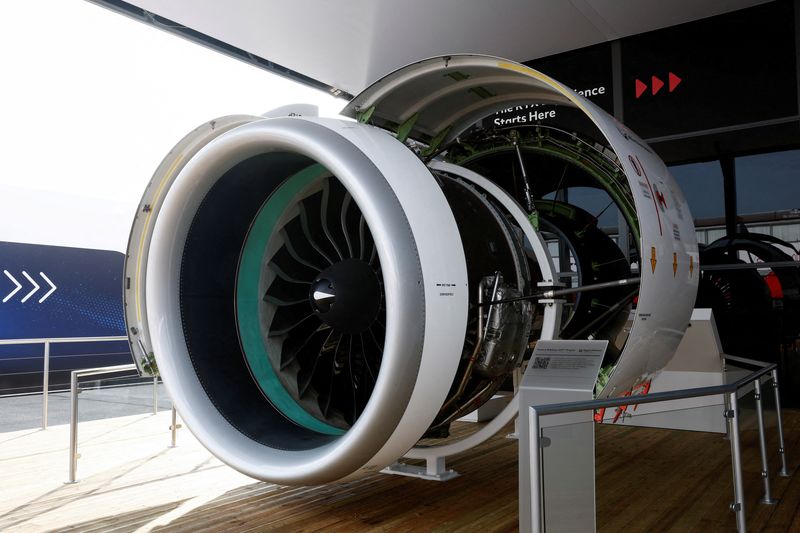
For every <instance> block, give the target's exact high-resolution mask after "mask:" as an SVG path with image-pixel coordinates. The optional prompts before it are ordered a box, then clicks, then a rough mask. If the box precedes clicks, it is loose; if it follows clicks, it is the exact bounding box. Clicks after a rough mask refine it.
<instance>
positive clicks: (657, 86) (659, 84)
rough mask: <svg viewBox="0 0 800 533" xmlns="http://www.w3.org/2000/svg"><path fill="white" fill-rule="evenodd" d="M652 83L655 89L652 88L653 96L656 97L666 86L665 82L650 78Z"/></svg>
mask: <svg viewBox="0 0 800 533" xmlns="http://www.w3.org/2000/svg"><path fill="white" fill-rule="evenodd" d="M650 83H651V84H652V86H653V88H652V91H653V95H655V94H656V93H657V92H658V91H660V90H661V88H662V87H663V86H664V82H663V81H661V80H660V79H658V78H657V77H655V76H651V77H650Z"/></svg>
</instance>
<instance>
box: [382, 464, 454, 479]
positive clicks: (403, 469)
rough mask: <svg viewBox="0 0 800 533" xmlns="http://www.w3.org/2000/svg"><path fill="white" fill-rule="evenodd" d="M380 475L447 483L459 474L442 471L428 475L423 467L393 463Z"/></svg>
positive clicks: (452, 471) (448, 470)
mask: <svg viewBox="0 0 800 533" xmlns="http://www.w3.org/2000/svg"><path fill="white" fill-rule="evenodd" d="M381 473H382V474H393V475H395V476H408V477H415V478H419V479H427V480H429V481H449V480H451V479H453V478H457V477H458V476H459V473H458V472H456V471H455V470H450V469H447V470H444V471H442V472H435V473H430V472H428V470H427V469H426V468H425V467H424V466H419V465H409V464H406V463H394V464H392V465H389V466H387V467H386V468H384V469H383V470H381Z"/></svg>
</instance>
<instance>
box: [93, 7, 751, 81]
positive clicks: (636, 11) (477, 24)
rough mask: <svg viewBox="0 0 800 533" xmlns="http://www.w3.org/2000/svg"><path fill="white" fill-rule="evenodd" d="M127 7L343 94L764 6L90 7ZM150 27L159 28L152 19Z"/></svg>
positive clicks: (553, 52)
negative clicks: (472, 62) (424, 72)
mask: <svg viewBox="0 0 800 533" xmlns="http://www.w3.org/2000/svg"><path fill="white" fill-rule="evenodd" d="M93 1H96V2H97V3H99V4H103V5H106V6H109V7H112V8H115V9H120V7H122V8H123V9H122V10H123V11H126V10H127V11H129V12H130V9H127V8H130V7H131V6H135V7H136V8H140V9H143V10H145V11H147V12H150V13H154V14H156V15H159V16H161V17H164V18H165V19H169V20H170V21H173V22H176V23H178V24H180V25H182V26H186V27H188V28H191V29H193V30H195V31H197V32H199V33H201V34H204V35H206V36H210V37H212V38H214V39H217V40H219V41H222V42H224V43H227V44H229V45H232V46H235V47H237V48H240V49H242V50H244V51H246V52H248V53H250V54H253V55H255V56H258V57H260V58H263V59H266V60H269V61H270V62H273V63H276V64H278V65H281V66H283V67H286V68H288V69H291V70H293V71H295V72H297V73H300V74H302V75H304V76H308V77H310V78H312V79H314V80H317V81H319V82H321V83H322V84H325V85H329V86H332V87H335V88H338V89H341V90H344V91H346V92H348V93H351V94H356V93H358V92H360V91H361V90H362V89H363V88H365V87H366V86H367V85H369V84H370V83H372V82H373V81H375V80H376V79H378V78H380V77H381V76H383V75H385V74H388V73H389V72H392V71H393V70H395V69H397V68H399V67H402V66H404V65H406V64H409V63H412V62H415V61H418V60H420V59H424V58H427V57H432V56H436V55H441V54H451V53H478V54H489V55H496V56H500V57H507V58H509V59H513V60H516V61H528V60H531V59H536V58H539V57H544V56H548V55H552V54H557V53H559V52H565V51H568V50H573V49H576V48H581V47H584V46H589V45H592V44H596V43H599V42H603V41H607V40H611V39H616V38H621V37H626V36H628V35H634V34H637V33H643V32H647V31H652V30H654V29H658V28H664V27H668V26H672V25H675V24H680V23H683V22H689V21H692V20H697V19H701V18H705V17H709V16H713V15H718V14H721V13H725V12H728V11H734V10H737V9H742V8H745V7H750V6H753V5H757V4H761V3H765V0H669V1H664V0H500V1H494V2H489V1H485V0H405V1H403V2H397V1H389V0H380V1H379V0H352V1H347V2H328V1H325V0H228V1H226V2H220V1H218V0H131V1H130V2H122V1H119V0H93ZM151 22H152V23H153V24H154V25H157V26H159V25H161V26H162V27H163V28H164V29H167V30H170V29H174V28H169V27H164V26H163V24H159V23H158V21H157V20H152V21H151Z"/></svg>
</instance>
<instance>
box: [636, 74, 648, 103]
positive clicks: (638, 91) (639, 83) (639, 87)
mask: <svg viewBox="0 0 800 533" xmlns="http://www.w3.org/2000/svg"><path fill="white" fill-rule="evenodd" d="M646 90H647V85H645V84H644V82H642V81H641V80H639V79H637V80H636V98H639V97H640V96H642V94H644V92H645V91H646Z"/></svg>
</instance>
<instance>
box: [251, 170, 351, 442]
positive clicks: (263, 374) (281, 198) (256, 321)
mask: <svg viewBox="0 0 800 533" xmlns="http://www.w3.org/2000/svg"><path fill="white" fill-rule="evenodd" d="M328 174H329V173H328V171H327V170H326V169H325V168H324V167H322V166H321V165H312V166H310V167H307V168H305V169H303V170H301V171H300V172H298V173H297V174H294V175H293V176H291V177H290V178H288V179H287V180H286V181H285V182H283V184H282V185H281V186H280V187H278V188H277V189H276V190H275V192H273V193H272V194H271V195H270V197H269V198H268V199H267V201H266V203H264V205H263V206H262V207H261V210H260V211H259V212H258V215H257V216H256V219H255V221H254V222H253V226H252V227H251V228H250V232H249V233H248V235H247V239H246V240H245V244H244V249H243V250H242V258H241V260H240V262H239V272H238V275H237V280H236V315H237V318H238V327H239V337H240V339H241V342H242V348H243V349H244V355H245V358H246V359H247V364H248V365H249V367H250V371H251V372H252V374H253V377H254V378H255V380H256V383H258V386H259V387H260V388H261V390H262V391H263V393H264V394H265V395H266V396H267V398H269V401H270V402H271V403H272V404H273V405H274V406H275V407H276V408H277V409H278V410H279V411H280V412H281V413H283V415H284V416H286V417H287V418H288V419H289V420H291V421H293V422H295V423H296V424H298V425H300V426H302V427H305V428H307V429H310V430H313V431H317V432H319V433H323V434H325V435H342V434H343V433H344V430H342V429H340V428H337V427H334V426H331V425H330V424H326V423H325V422H323V421H321V420H319V419H318V418H316V417H315V416H313V415H311V414H310V413H308V412H307V411H306V410H305V409H303V407H302V406H301V405H300V404H298V403H297V401H296V400H295V399H294V398H293V397H292V395H291V394H289V392H288V391H287V390H286V388H285V387H284V386H283V384H282V383H281V381H280V379H278V376H277V374H276V373H275V369H274V368H273V366H272V364H270V361H269V354H268V353H267V348H266V346H265V345H264V339H263V337H262V335H261V320H260V313H259V307H260V304H261V295H260V294H259V289H258V285H259V280H260V277H261V272H262V270H263V268H264V264H263V258H264V250H265V249H266V247H267V244H268V242H269V238H270V237H271V236H272V234H273V230H274V229H275V226H276V224H277V223H278V220H279V219H280V217H281V215H282V214H283V212H284V210H285V209H286V207H287V206H288V205H289V204H290V203H291V202H292V201H294V200H295V198H296V196H297V194H298V193H300V192H301V191H302V190H303V189H305V188H306V187H308V186H309V185H311V184H312V183H313V182H314V181H316V180H318V179H320V178H321V177H323V176H326V175H328Z"/></svg>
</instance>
